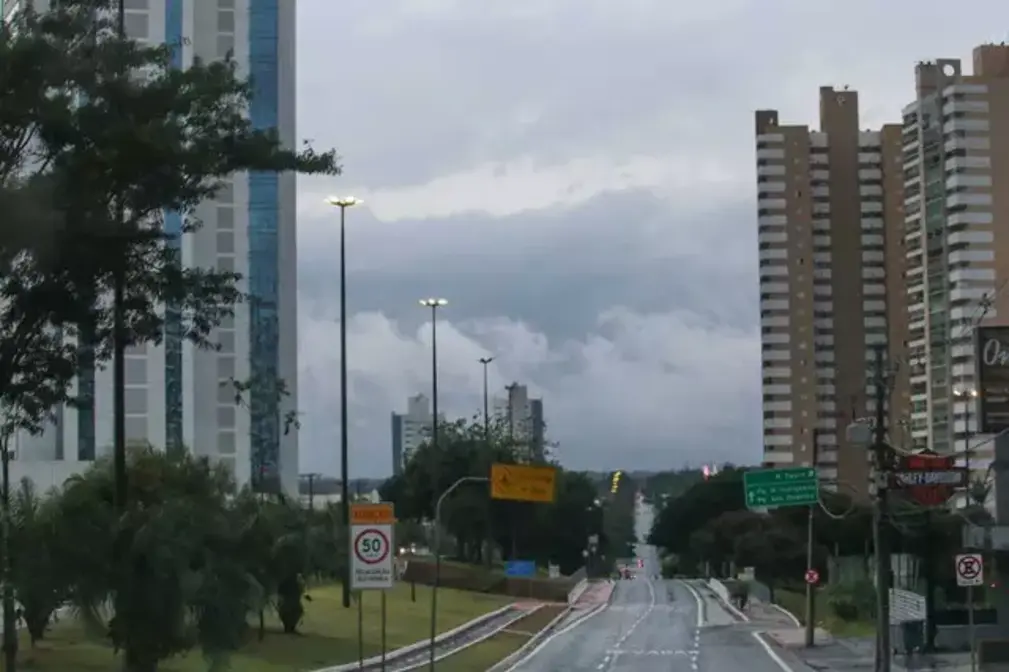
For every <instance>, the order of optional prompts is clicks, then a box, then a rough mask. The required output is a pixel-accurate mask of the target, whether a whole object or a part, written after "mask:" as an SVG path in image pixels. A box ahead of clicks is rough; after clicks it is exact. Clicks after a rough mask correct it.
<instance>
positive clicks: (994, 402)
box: [974, 327, 1009, 434]
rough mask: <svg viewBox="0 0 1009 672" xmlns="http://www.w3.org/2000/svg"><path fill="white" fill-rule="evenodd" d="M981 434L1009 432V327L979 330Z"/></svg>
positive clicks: (978, 365) (978, 358)
mask: <svg viewBox="0 0 1009 672" xmlns="http://www.w3.org/2000/svg"><path fill="white" fill-rule="evenodd" d="M976 335H977V343H976V348H977V350H976V351H975V357H974V361H975V362H976V363H977V396H978V403H979V406H980V409H979V411H978V433H980V434H998V433H999V432H1004V431H1006V430H1009V327H978V328H977V331H976Z"/></svg>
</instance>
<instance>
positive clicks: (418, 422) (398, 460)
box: [392, 394, 441, 475]
mask: <svg viewBox="0 0 1009 672" xmlns="http://www.w3.org/2000/svg"><path fill="white" fill-rule="evenodd" d="M432 417H433V416H432V414H431V400H430V399H428V398H427V396H426V395H423V394H417V395H414V396H412V397H410V398H409V399H407V400H406V413H393V414H392V473H393V474H394V475H398V474H401V473H403V469H404V468H405V467H406V464H407V462H409V461H410V457H411V456H412V455H413V451H415V450H417V448H418V447H419V446H420V444H422V443H424V442H425V441H427V440H428V439H429V438H430V437H431V419H432ZM438 417H439V418H441V414H440V413H439V414H438ZM439 434H440V432H439Z"/></svg>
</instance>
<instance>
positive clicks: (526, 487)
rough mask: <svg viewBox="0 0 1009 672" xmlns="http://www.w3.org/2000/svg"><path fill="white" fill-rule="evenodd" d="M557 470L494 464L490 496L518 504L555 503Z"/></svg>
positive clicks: (521, 465) (523, 465)
mask: <svg viewBox="0 0 1009 672" xmlns="http://www.w3.org/2000/svg"><path fill="white" fill-rule="evenodd" d="M556 485H557V470H556V469H554V468H553V467H539V466H537V467H533V466H529V465H526V464H493V465H491V468H490V496H491V497H492V498H493V499H510V500H513V501H517V502H540V503H543V504H550V503H552V502H553V501H554V494H555V493H554V491H555V489H556Z"/></svg>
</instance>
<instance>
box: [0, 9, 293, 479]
mask: <svg viewBox="0 0 1009 672" xmlns="http://www.w3.org/2000/svg"><path fill="white" fill-rule="evenodd" d="M18 2H20V3H24V2H25V0H18ZM295 4H296V3H295V2H293V1H292V2H286V1H281V2H278V0H126V2H125V10H126V11H125V27H126V31H127V33H128V34H129V36H130V37H132V38H134V39H137V40H141V41H146V42H151V43H168V44H173V45H178V49H177V50H176V55H175V65H176V66H177V67H180V68H184V67H186V66H187V65H188V64H190V63H192V62H193V59H194V58H197V57H199V58H202V59H204V60H213V59H216V58H223V57H224V56H225V55H226V54H229V53H230V54H232V55H233V57H234V59H235V60H236V61H237V63H238V66H239V71H240V74H241V75H244V76H251V77H252V81H253V87H254V89H253V97H252V102H251V105H250V109H249V114H250V116H251V120H252V123H253V124H254V125H255V126H256V127H259V128H276V129H277V130H278V132H279V134H280V138H281V139H282V141H283V142H284V143H285V144H287V145H288V146H291V147H294V146H295V145H296V142H297V138H296V132H295ZM36 6H37V7H38V8H39V9H45V8H46V7H47V6H48V2H46V0H36ZM14 9H15V7H14V4H13V3H12V0H7V3H6V6H5V7H4V8H3V15H4V17H5V18H6V16H8V15H9V12H12V11H14ZM295 212H296V203H295V178H294V175H292V174H282V175H277V174H272V173H269V174H268V173H263V174H251V175H246V174H242V175H236V176H234V179H233V180H231V181H230V182H229V184H228V185H227V186H226V188H225V189H223V190H222V191H221V192H220V193H219V195H218V197H217V198H216V199H215V200H214V201H211V202H206V203H203V204H201V205H200V206H199V207H198V208H197V211H196V212H195V215H196V216H197V217H198V218H199V219H200V220H201V221H202V222H203V228H202V229H201V230H200V231H198V232H197V233H194V234H188V235H186V236H184V237H182V239H181V240H182V249H181V254H182V259H183V262H184V263H185V264H187V265H191V266H200V267H216V268H218V269H221V270H229V271H230V270H234V271H236V272H238V273H241V274H242V276H243V278H244V280H243V289H244V290H245V291H247V292H248V293H249V294H250V296H251V299H250V300H249V301H246V302H244V303H242V304H239V305H238V306H237V307H236V308H237V310H236V315H235V317H234V319H233V320H230V321H228V323H226V324H223V325H221V328H220V329H219V330H218V331H217V333H216V334H215V338H216V340H217V341H218V342H219V343H220V345H221V349H220V351H209V350H200V349H197V348H193V347H192V346H191V345H190V344H189V343H186V342H183V341H182V340H181V339H180V337H179V336H178V334H177V332H176V333H173V330H172V327H171V323H170V324H169V326H168V329H167V330H166V331H167V333H166V338H165V341H164V344H163V345H158V346H154V345H148V346H146V347H140V348H136V349H133V350H132V351H130V352H129V353H128V354H127V358H126V385H127V393H126V412H127V418H126V432H127V437H128V440H133V441H148V442H150V443H151V444H153V445H155V446H159V447H160V446H176V445H184V446H187V447H189V448H190V449H191V450H193V451H194V452H195V453H197V454H200V455H208V456H212V457H214V458H216V459H218V460H220V461H221V462H223V463H224V464H226V465H228V466H230V467H231V468H232V469H233V470H234V473H235V475H236V477H237V479H238V481H239V482H240V483H247V482H250V481H253V482H263V481H265V482H266V483H267V484H268V485H269V486H270V487H273V484H274V483H276V482H278V481H279V483H280V485H281V487H282V488H283V489H284V490H285V491H287V492H290V493H296V492H297V487H298V439H297V432H294V431H292V432H290V433H288V434H285V433H284V431H283V422H282V421H281V418H282V417H283V415H284V414H285V413H286V412H287V411H288V410H290V409H293V408H296V407H297V389H298V365H297V364H298V362H297V322H298V319H297V293H296V290H297V287H296V282H297V277H296V263H297V258H296V237H295V226H296V222H295ZM165 220H166V221H165V227H166V229H168V230H170V231H178V230H180V227H181V225H182V221H181V217H180V215H179V214H178V213H166V217H165ZM230 379H238V380H253V381H259V383H260V384H258V385H256V386H255V389H254V391H253V392H252V394H251V397H250V399H249V400H248V404H247V405H245V406H243V405H238V404H236V401H235V398H234V397H235V395H234V391H233V389H230V388H229V387H228V386H227V385H222V384H221V383H227V381H228V380H230ZM277 379H282V380H283V381H284V382H285V384H286V386H287V389H288V390H289V392H290V396H288V397H287V398H286V399H284V400H283V402H282V403H281V409H280V413H279V414H273V413H264V412H262V411H259V410H257V411H256V412H250V410H249V409H250V408H251V409H263V408H268V407H270V406H271V405H272V403H273V402H272V400H273V399H275V396H276V393H275V385H274V384H273V381H275V380H277ZM78 390H79V391H80V392H82V393H84V394H87V393H88V392H91V393H92V394H93V397H94V407H93V408H92V409H90V410H77V409H74V408H66V409H62V410H61V411H60V413H59V414H58V417H57V422H56V423H55V424H54V426H52V427H51V428H50V429H49V431H47V432H46V433H45V434H44V435H42V436H39V437H19V441H18V443H19V447H18V463H17V465H16V466H15V469H16V470H20V471H19V473H18V476H17V477H20V476H22V475H28V476H32V477H36V478H37V480H39V481H40V482H42V483H43V484H45V483H47V481H53V480H55V481H58V480H59V478H61V477H62V476H63V475H64V474H67V473H72V472H73V471H74V470H77V469H80V468H83V466H85V465H86V464H87V463H89V462H90V461H91V460H94V459H95V457H96V456H98V455H101V454H102V453H103V452H104V451H105V450H106V449H107V448H108V447H109V446H110V445H111V443H112V379H111V369H110V368H109V367H106V368H98V370H84V371H82V372H81V375H80V376H79V377H78Z"/></svg>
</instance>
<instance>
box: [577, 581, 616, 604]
mask: <svg viewBox="0 0 1009 672" xmlns="http://www.w3.org/2000/svg"><path fill="white" fill-rule="evenodd" d="M613 586H614V584H613V582H612V581H609V580H604V581H594V582H592V583H590V584H589V586H588V588H586V589H585V591H584V592H583V593H582V594H581V595H579V596H578V599H577V600H575V603H574V604H572V605H571V609H572V610H575V609H594V608H596V607H598V606H599V605H600V604H606V603H607V602H609V601H610V596H611V595H612V594H613Z"/></svg>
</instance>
